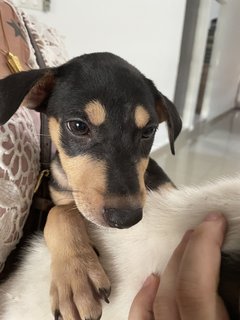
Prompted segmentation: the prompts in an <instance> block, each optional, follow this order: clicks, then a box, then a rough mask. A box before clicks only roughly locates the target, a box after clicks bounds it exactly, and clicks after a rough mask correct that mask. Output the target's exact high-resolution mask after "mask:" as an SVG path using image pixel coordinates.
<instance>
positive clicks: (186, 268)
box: [176, 213, 226, 320]
mask: <svg viewBox="0 0 240 320" xmlns="http://www.w3.org/2000/svg"><path fill="white" fill-rule="evenodd" d="M225 230H226V220H225V218H224V217H223V215H221V214H217V213H216V214H210V215H208V216H207V218H206V219H205V220H204V221H203V222H202V223H201V224H200V225H199V226H198V227H197V228H196V229H195V231H194V232H193V233H192V235H191V238H190V240H189V241H188V243H187V245H186V248H185V251H184V254H183V257H182V260H181V263H180V266H179V272H178V278H177V288H176V301H177V305H178V309H179V313H180V318H181V319H182V320H190V319H191V320H192V319H194V320H200V319H201V320H202V319H206V320H208V319H210V320H212V319H217V317H216V311H217V306H218V303H219V298H218V296H217V286H218V275H219V268H220V259H221V245H222V242H223V239H224V233H225Z"/></svg>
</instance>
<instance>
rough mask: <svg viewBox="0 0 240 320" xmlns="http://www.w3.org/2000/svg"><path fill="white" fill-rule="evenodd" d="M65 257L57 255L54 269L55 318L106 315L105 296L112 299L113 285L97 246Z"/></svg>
mask: <svg viewBox="0 0 240 320" xmlns="http://www.w3.org/2000/svg"><path fill="white" fill-rule="evenodd" d="M64 256H65V257H64V258H63V257H61V258H60V257H58V256H57V257H53V259H52V265H51V271H52V283H51V289H50V294H51V299H52V311H53V314H54V316H55V319H59V320H60V319H61V318H62V319H63V320H80V319H81V320H97V319H100V318H101V315H102V305H101V301H100V300H101V299H102V300H104V301H105V302H107V303H108V302H109V300H108V297H109V295H110V291H111V287H110V282H109V280H108V277H107V276H106V273H105V271H104V270H103V268H102V266H101V264H100V263H99V260H98V257H97V255H96V253H95V252H94V250H93V248H92V247H91V246H90V245H89V246H88V247H87V246H85V247H84V248H83V249H82V250H81V252H75V253H74V255H71V254H65V255H64Z"/></svg>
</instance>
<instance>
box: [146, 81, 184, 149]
mask: <svg viewBox="0 0 240 320" xmlns="http://www.w3.org/2000/svg"><path fill="white" fill-rule="evenodd" d="M147 80H148V83H149V85H150V87H151V89H152V91H153V94H154V98H155V106H156V111H157V114H158V117H159V123H161V122H163V121H166V122H167V127H168V136H169V142H170V147H171V151H172V154H175V149H174V141H175V140H176V138H177V136H178V135H179V133H180V131H181V129H182V120H181V118H180V116H179V114H178V111H177V109H176V107H175V105H174V104H173V103H172V102H171V101H170V100H169V99H168V98H167V97H165V96H164V95H163V94H161V92H160V91H158V90H157V88H156V87H155V85H154V84H153V82H152V81H151V80H149V79H147Z"/></svg>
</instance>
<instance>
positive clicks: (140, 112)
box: [134, 106, 150, 129]
mask: <svg viewBox="0 0 240 320" xmlns="http://www.w3.org/2000/svg"><path fill="white" fill-rule="evenodd" d="M134 119H135V123H136V126H137V127H138V128H139V129H142V128H144V127H145V126H146V125H147V123H148V121H149V119H150V115H149V113H148V112H147V110H146V109H145V108H144V107H143V106H137V107H136V109H135V114H134Z"/></svg>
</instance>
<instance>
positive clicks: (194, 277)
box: [129, 214, 229, 320]
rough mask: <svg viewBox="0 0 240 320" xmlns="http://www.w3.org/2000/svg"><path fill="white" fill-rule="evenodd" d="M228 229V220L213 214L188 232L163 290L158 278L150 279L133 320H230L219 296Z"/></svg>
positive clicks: (165, 276) (164, 279) (164, 277)
mask: <svg viewBox="0 0 240 320" xmlns="http://www.w3.org/2000/svg"><path fill="white" fill-rule="evenodd" d="M225 230H226V220H225V218H224V217H223V216H222V215H221V214H210V215H208V216H207V217H206V218H205V220H204V221H203V222H202V223H201V224H200V225H199V226H198V227H196V229H195V230H194V231H193V230H191V231H188V232H187V233H186V234H185V235H184V237H183V239H182V241H181V242H180V244H179V245H178V247H177V248H176V249H175V251H174V253H173V255H172V257H171V259H170V261H169V263H168V265H167V267H166V269H165V271H164V273H163V275H162V276H161V283H160V286H159V290H158V285H159V279H158V277H156V276H154V275H151V276H150V277H148V278H147V280H146V281H145V283H144V285H143V287H142V289H141V290H140V291H139V293H138V294H137V295H136V297H135V299H134V301H133V304H132V307H131V310H130V313H129V320H153V319H154V316H155V319H156V320H190V319H191V320H192V319H194V320H202V319H204V320H228V319H229V317H228V315H227V312H226V309H225V306H224V304H223V302H222V300H221V298H220V296H219V295H218V294H217V288H218V278H219V269H220V261H221V245H222V243H223V239H224V233H225ZM157 290H158V293H157ZM156 293H157V298H156V299H155V297H156ZM154 301H155V302H154ZM153 305H155V307H154V308H153ZM153 309H154V312H153Z"/></svg>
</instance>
